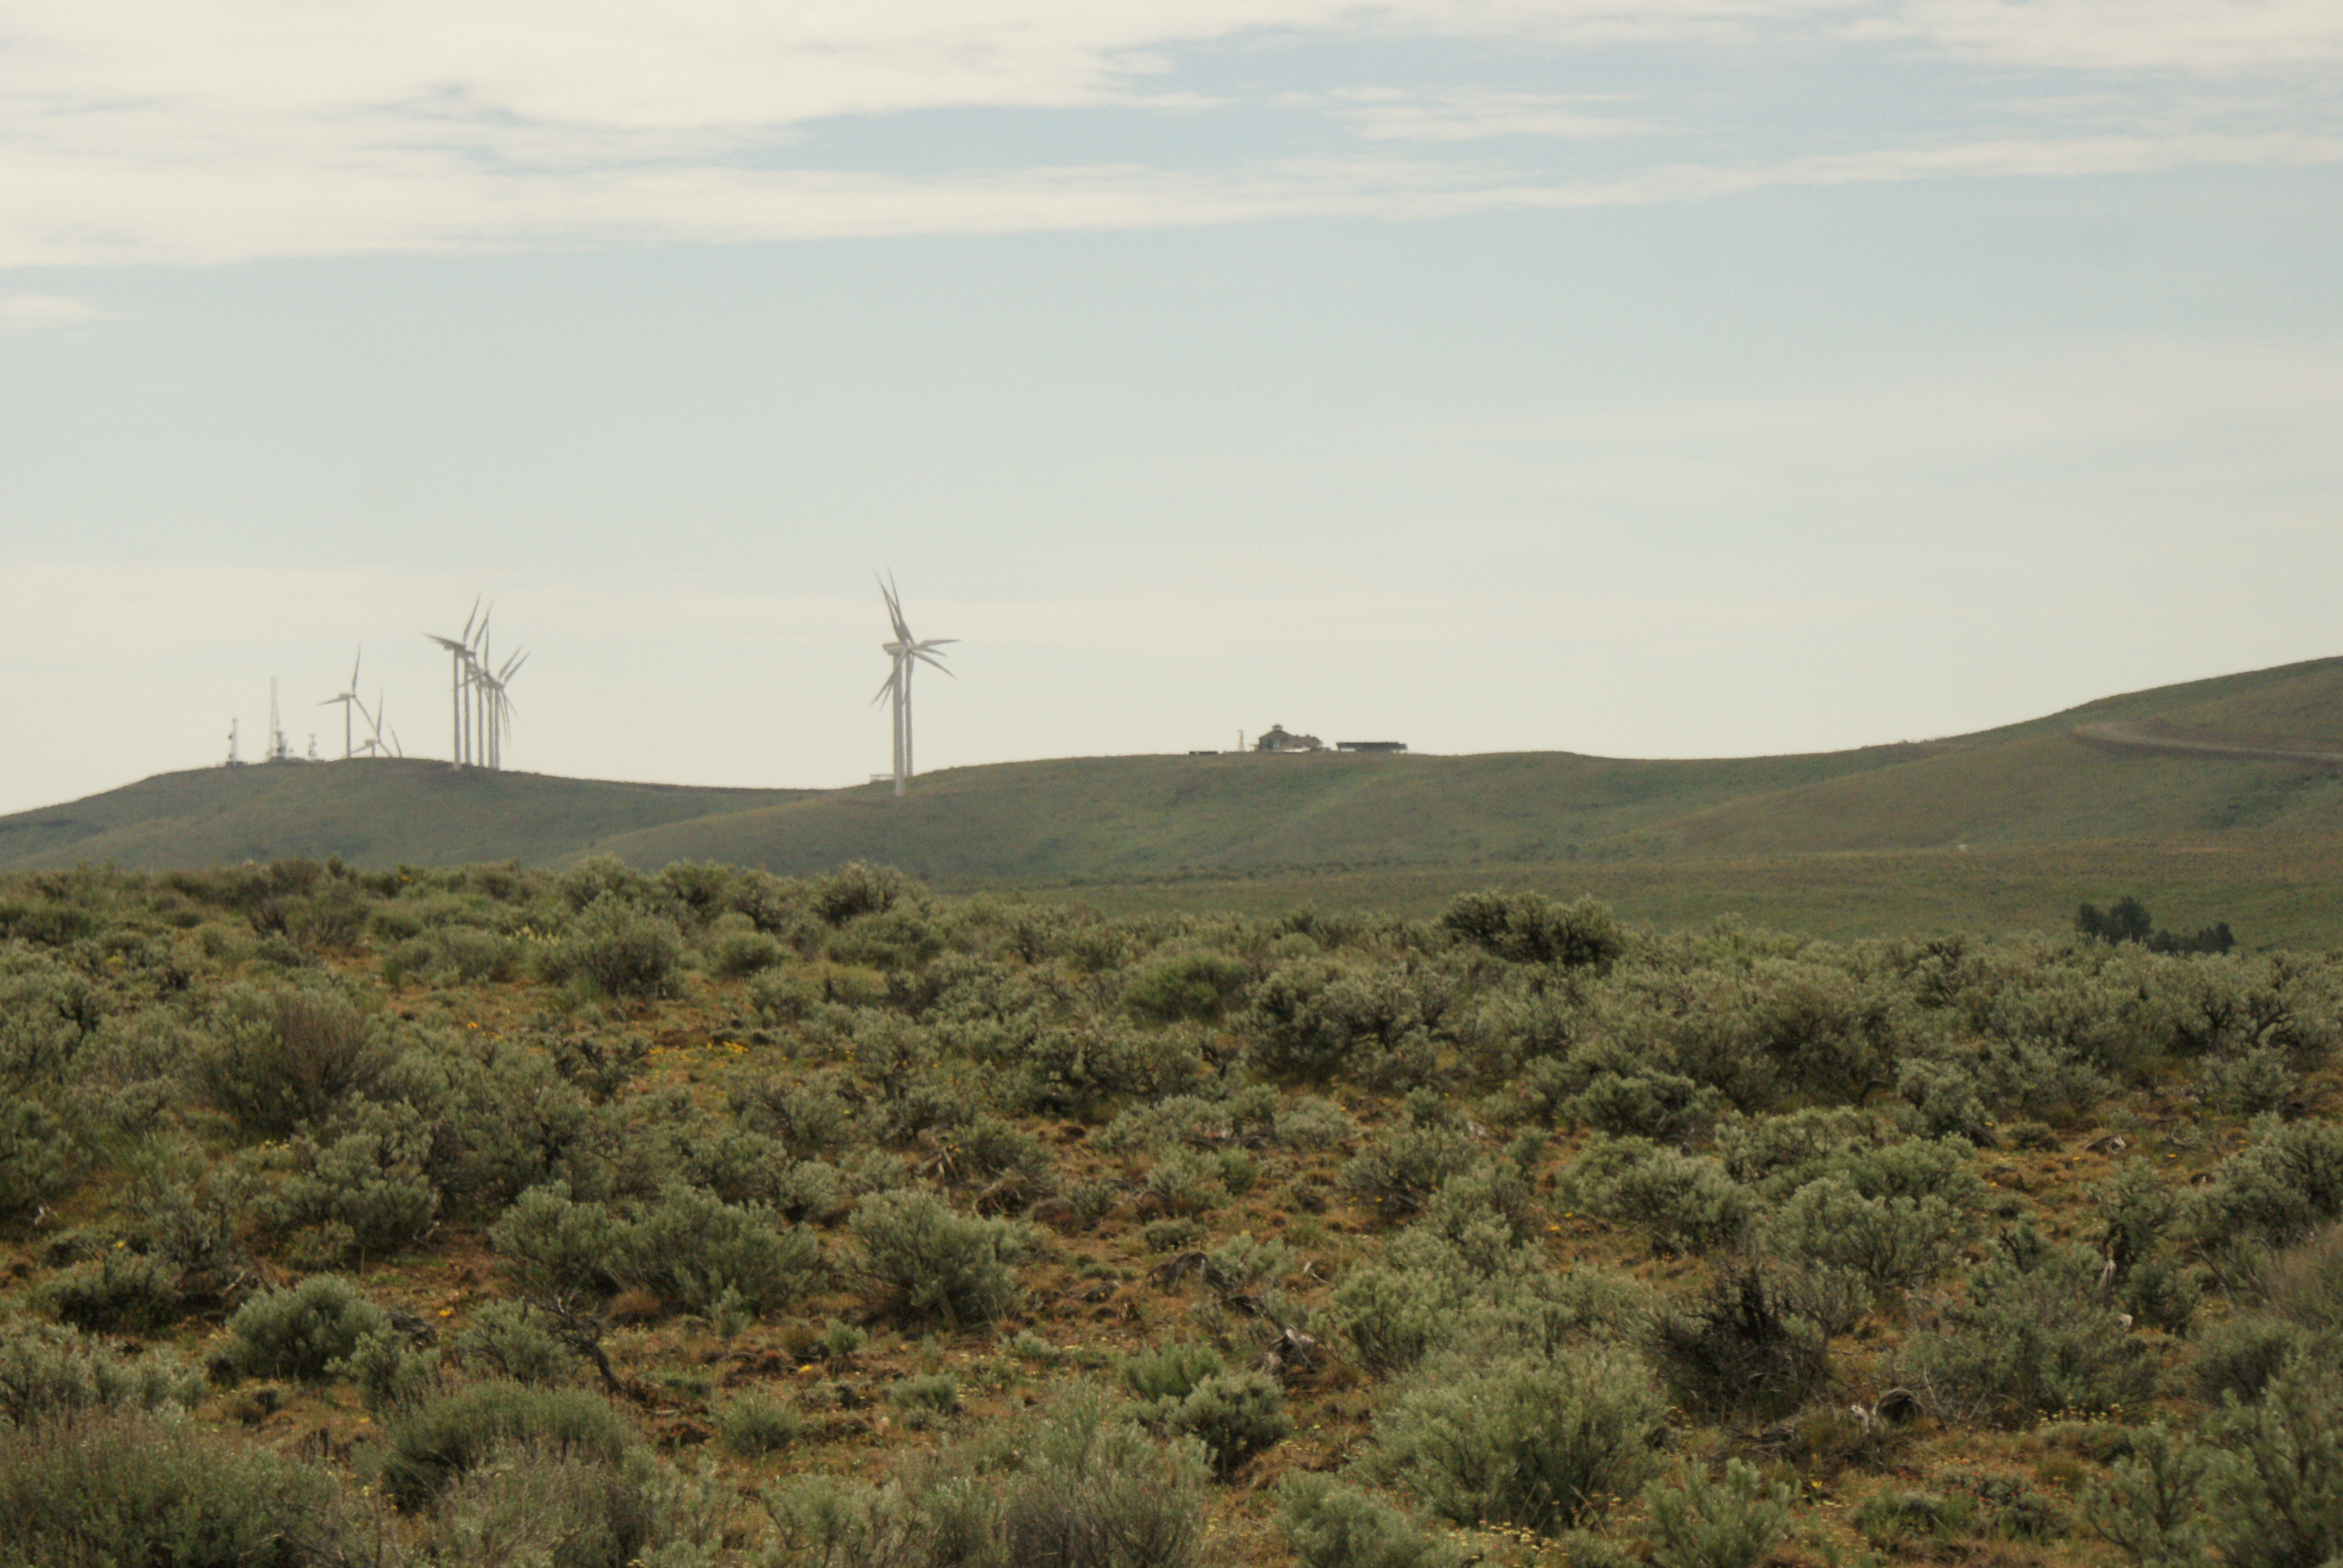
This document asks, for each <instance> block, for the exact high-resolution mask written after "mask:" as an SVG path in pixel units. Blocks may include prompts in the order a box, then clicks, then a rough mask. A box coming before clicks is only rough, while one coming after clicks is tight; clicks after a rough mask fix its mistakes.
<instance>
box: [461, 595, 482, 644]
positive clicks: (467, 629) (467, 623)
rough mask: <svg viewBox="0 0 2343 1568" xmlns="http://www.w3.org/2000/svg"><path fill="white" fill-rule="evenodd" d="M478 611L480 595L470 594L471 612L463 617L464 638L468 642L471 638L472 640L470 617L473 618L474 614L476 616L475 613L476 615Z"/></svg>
mask: <svg viewBox="0 0 2343 1568" xmlns="http://www.w3.org/2000/svg"><path fill="white" fill-rule="evenodd" d="M479 613H480V596H479V595H478V594H474V595H473V596H472V614H471V615H468V616H466V617H465V618H464V640H465V641H466V642H469V641H471V640H472V618H473V617H474V616H477V615H478V614H479Z"/></svg>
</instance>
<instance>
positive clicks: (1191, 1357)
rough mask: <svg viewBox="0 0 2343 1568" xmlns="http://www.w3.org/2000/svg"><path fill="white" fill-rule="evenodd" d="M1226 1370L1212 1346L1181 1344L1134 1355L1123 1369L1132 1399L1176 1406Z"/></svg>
mask: <svg viewBox="0 0 2343 1568" xmlns="http://www.w3.org/2000/svg"><path fill="white" fill-rule="evenodd" d="M1227 1370H1228V1366H1227V1363H1226V1362H1222V1360H1221V1358H1220V1354H1219V1352H1216V1351H1214V1350H1213V1349H1212V1347H1211V1346H1210V1345H1203V1344H1196V1343H1192V1342H1183V1341H1180V1340H1173V1341H1170V1342H1166V1343H1163V1344H1160V1345H1156V1346H1153V1347H1151V1348H1150V1349H1147V1350H1141V1351H1134V1352H1131V1354H1130V1355H1127V1356H1125V1357H1123V1359H1122V1365H1121V1372H1122V1382H1123V1386H1124V1387H1125V1388H1127V1389H1129V1390H1130V1391H1131V1394H1132V1397H1134V1398H1136V1399H1138V1400H1141V1402H1157V1401H1163V1402H1170V1403H1173V1404H1176V1403H1178V1402H1180V1401H1181V1400H1183V1399H1185V1398H1187V1397H1188V1395H1189V1393H1190V1392H1192V1390H1193V1389H1194V1388H1195V1386H1196V1385H1197V1384H1198V1383H1200V1382H1203V1381H1204V1380H1205V1379H1206V1378H1209V1377H1217V1376H1219V1375H1220V1374H1221V1373H1222V1372H1226V1371H1227Z"/></svg>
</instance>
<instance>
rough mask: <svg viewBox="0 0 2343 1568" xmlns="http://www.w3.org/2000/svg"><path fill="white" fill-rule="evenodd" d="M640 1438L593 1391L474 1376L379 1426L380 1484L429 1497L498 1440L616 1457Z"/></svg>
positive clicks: (402, 1499) (612, 1460)
mask: <svg viewBox="0 0 2343 1568" xmlns="http://www.w3.org/2000/svg"><path fill="white" fill-rule="evenodd" d="M641 1442H642V1439H641V1438H640V1437H639V1436H638V1435H636V1432H635V1429H634V1426H633V1424H632V1423H631V1422H628V1420H627V1418H626V1417H625V1416H623V1415H621V1414H620V1413H619V1412H618V1411H616V1410H614V1409H612V1408H611V1407H610V1405H609V1404H608V1402H606V1401H604V1400H603V1399H602V1398H600V1397H599V1396H598V1395H596V1394H591V1393H588V1392H586V1391H585V1390H583V1389H574V1388H531V1387H528V1386H527V1385H525V1384H521V1383H510V1382H478V1383H473V1384H471V1385H469V1386H468V1387H465V1388H459V1389H457V1390H455V1391H454V1392H449V1393H447V1394H444V1395H442V1396H441V1397H439V1398H437V1399H435V1400H432V1401H430V1402H427V1403H425V1404H421V1405H418V1406H417V1407H415V1408H414V1409H412V1410H408V1411H407V1412H403V1413H401V1414H400V1415H399V1416H398V1417H397V1419H396V1420H394V1421H392V1422H390V1423H389V1424H388V1426H387V1429H386V1430H385V1432H384V1433H383V1452H382V1470H381V1476H382V1488H383V1492H384V1493H385V1495H387V1496H388V1497H389V1498H390V1499H391V1500H392V1501H393V1502H395V1503H397V1504H398V1505H399V1506H400V1507H402V1508H411V1507H414V1506H415V1505H417V1504H418V1503H427V1502H429V1501H431V1500H432V1499H434V1498H436V1497H437V1496H438V1495H439V1494H440V1493H443V1492H445V1491H446V1490H447V1488H448V1487H449V1486H450V1485H452V1484H454V1483H456V1482H457V1481H458V1479H460V1478H461V1477H462V1476H464V1475H465V1474H466V1473H468V1472H469V1471H471V1470H472V1469H474V1468H475V1467H477V1466H478V1465H480V1464H482V1463H484V1462H487V1461H488V1458H489V1457H490V1456H491V1455H492V1454H493V1453H495V1452H497V1451H498V1449H499V1448H502V1447H504V1446H506V1445H508V1444H512V1443H531V1444H535V1445H537V1446H538V1449H539V1450H540V1451H541V1452H548V1453H554V1454H560V1455H568V1456H574V1457H576V1458H578V1459H581V1460H588V1461H593V1462H600V1463H604V1464H617V1463H619V1462H623V1461H624V1460H625V1459H626V1458H627V1456H628V1454H630V1453H632V1452H636V1451H637V1450H638V1449H639V1446H640V1445H641Z"/></svg>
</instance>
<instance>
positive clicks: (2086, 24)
mask: <svg viewBox="0 0 2343 1568" xmlns="http://www.w3.org/2000/svg"><path fill="white" fill-rule="evenodd" d="M1851 31H1852V32H1853V33H1854V35H1856V36H1875V37H1896V38H1909V39H1914V40H1917V41H1921V42H1925V43H1926V44H1929V45H1935V46H1936V47H1938V48H1941V49H1946V50H1949V51H1953V52H1956V53H1958V54H1962V55H1974V56H1977V57H1981V58H1985V59H1988V60H1992V61H1995V62H1996V63H1999V64H2004V65H2027V66H2035V67H2042V68H2052V69H2057V68H2067V69H2075V70H2084V71H2105V72H2134V71H2160V72H2173V73H2179V74H2185V75H2221V74H2226V73H2232V72H2239V71H2258V70H2268V69H2280V70H2285V69H2315V68H2316V67H2318V66H2319V65H2327V64H2332V63H2333V62H2334V61H2336V60H2338V59H2343V7H2338V6H2337V5H2334V4H2333V0H1904V4H1902V5H1897V6H1895V7H1893V8H1892V9H1888V10H1885V11H1882V12H1880V13H1878V14H1875V15H1867V16H1864V17H1861V18H1859V19H1858V20H1856V21H1855V24H1854V25H1853V26H1852V28H1851Z"/></svg>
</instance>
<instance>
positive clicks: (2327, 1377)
mask: <svg viewBox="0 0 2343 1568" xmlns="http://www.w3.org/2000/svg"><path fill="white" fill-rule="evenodd" d="M2207 1441H2208V1442H2210V1443H2211V1445H2212V1446H2213V1448H2214V1449H2215V1450H2216V1451H2217V1452H2218V1453H2219V1455H2220V1457H2219V1458H2217V1460H2216V1461H2215V1462H2213V1464H2212V1465H2211V1466H2210V1467H2209V1472H2208V1479H2209V1482H2210V1493H2211V1494H2210V1497H2209V1499H2208V1505H2207V1516H2208V1524H2209V1529H2208V1531H2207V1533H2208V1534H2209V1535H2210V1536H2211V1538H2212V1541H2213V1543H2214V1545H2215V1546H2216V1547H2217V1549H2218V1550H2219V1552H2220V1553H2221V1561H2222V1562H2224V1563H2253V1564H2255V1568H2323V1565H2324V1564H2326V1563H2330V1562H2332V1561H2333V1560H2334V1559H2335V1558H2336V1557H2337V1556H2338V1554H2343V1380H2338V1375H2337V1373H2336V1372H2335V1369H2334V1368H2333V1366H2332V1365H2331V1364H2326V1365H2321V1364H2318V1363H2316V1362H2312V1361H2310V1360H2308V1358H2302V1359H2298V1360H2296V1361H2293V1362H2289V1363H2288V1365H2287V1367H2286V1368H2285V1370H2283V1371H2282V1372H2279V1373H2278V1376H2277V1377H2275V1378H2273V1379H2271V1380H2270V1383H2269V1386H2268V1388H2267V1389H2266V1390H2265V1391H2264V1392H2263V1394H2262V1398H2261V1400H2260V1401H2259V1402H2258V1403H2255V1404H2252V1405H2243V1406H2240V1405H2234V1404H2232V1405H2229V1406H2227V1407H2226V1408H2225V1409H2224V1410H2223V1411H2222V1412H2221V1414H2220V1415H2219V1416H2217V1418H2216V1419H2215V1420H2214V1422H2212V1424H2211V1427H2210V1429H2209V1430H2208V1432H2207Z"/></svg>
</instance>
